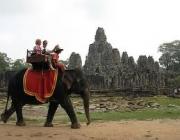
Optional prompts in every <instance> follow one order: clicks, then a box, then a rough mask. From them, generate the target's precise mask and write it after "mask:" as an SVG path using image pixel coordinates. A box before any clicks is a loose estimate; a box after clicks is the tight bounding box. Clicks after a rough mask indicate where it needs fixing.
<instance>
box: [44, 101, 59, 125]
mask: <svg viewBox="0 0 180 140" xmlns="http://www.w3.org/2000/svg"><path fill="white" fill-rule="evenodd" d="M57 107H58V103H54V102H50V104H49V109H48V114H47V119H46V122H45V124H44V126H45V127H53V124H52V121H53V118H54V114H55V112H56V110H57Z"/></svg>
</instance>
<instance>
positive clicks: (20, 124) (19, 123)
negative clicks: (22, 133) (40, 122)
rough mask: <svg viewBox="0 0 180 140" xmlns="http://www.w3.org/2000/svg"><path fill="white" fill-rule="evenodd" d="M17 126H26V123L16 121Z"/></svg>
mask: <svg viewBox="0 0 180 140" xmlns="http://www.w3.org/2000/svg"><path fill="white" fill-rule="evenodd" d="M16 125H17V126H26V123H25V122H24V121H20V122H16Z"/></svg>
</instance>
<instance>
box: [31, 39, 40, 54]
mask: <svg viewBox="0 0 180 140" xmlns="http://www.w3.org/2000/svg"><path fill="white" fill-rule="evenodd" d="M35 44H36V46H34V49H33V52H34V54H36V55H41V54H42V49H41V40H40V39H36V41H35Z"/></svg>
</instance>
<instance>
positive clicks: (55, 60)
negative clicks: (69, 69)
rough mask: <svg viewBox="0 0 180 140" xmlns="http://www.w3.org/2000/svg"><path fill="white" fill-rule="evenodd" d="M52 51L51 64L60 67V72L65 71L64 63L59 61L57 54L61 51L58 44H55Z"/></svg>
mask: <svg viewBox="0 0 180 140" xmlns="http://www.w3.org/2000/svg"><path fill="white" fill-rule="evenodd" d="M52 51H53V53H52V54H51V55H52V64H53V66H54V67H55V68H58V69H60V70H61V71H62V72H64V71H65V66H64V64H62V63H60V62H59V54H60V53H61V52H62V51H63V49H61V48H60V47H59V45H56V46H55V47H54V49H53V50H52Z"/></svg>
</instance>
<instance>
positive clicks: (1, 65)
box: [0, 52, 11, 72]
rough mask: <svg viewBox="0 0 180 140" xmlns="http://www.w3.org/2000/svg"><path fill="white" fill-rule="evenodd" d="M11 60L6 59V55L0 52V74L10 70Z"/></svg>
mask: <svg viewBox="0 0 180 140" xmlns="http://www.w3.org/2000/svg"><path fill="white" fill-rule="evenodd" d="M10 61H11V59H10V58H9V57H7V54H6V53H2V52H0V72H5V71H7V70H9V69H10Z"/></svg>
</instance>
